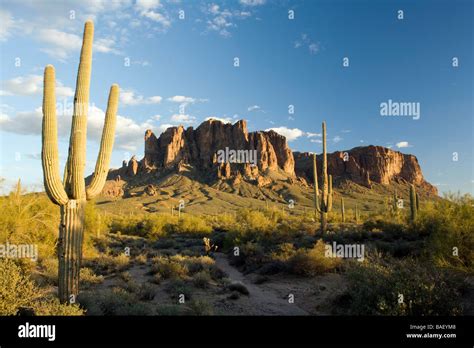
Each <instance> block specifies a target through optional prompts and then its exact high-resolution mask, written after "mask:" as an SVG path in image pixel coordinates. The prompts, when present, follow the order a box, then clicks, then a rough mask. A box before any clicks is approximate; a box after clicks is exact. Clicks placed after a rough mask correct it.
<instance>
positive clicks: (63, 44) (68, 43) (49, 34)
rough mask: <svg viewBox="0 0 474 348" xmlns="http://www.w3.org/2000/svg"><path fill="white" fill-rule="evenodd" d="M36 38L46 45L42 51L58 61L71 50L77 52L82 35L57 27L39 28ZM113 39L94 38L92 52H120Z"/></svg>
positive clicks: (64, 58)
mask: <svg viewBox="0 0 474 348" xmlns="http://www.w3.org/2000/svg"><path fill="white" fill-rule="evenodd" d="M36 38H37V40H39V41H40V42H43V43H45V44H47V45H48V47H45V48H42V51H43V52H45V53H46V54H48V55H49V56H51V57H53V58H56V59H58V60H60V61H64V60H66V59H67V58H68V57H69V55H70V54H71V53H73V52H78V51H80V49H81V46H82V37H81V36H79V35H76V34H72V33H67V32H64V31H60V30H57V29H40V30H39V31H38V33H37V35H36ZM115 46H116V42H115V39H114V38H112V37H107V38H96V39H95V40H94V47H93V50H94V52H100V53H113V54H121V52H120V51H119V50H118V49H116V47H115Z"/></svg>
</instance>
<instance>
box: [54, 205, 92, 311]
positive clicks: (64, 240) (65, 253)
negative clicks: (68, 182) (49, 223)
mask: <svg viewBox="0 0 474 348" xmlns="http://www.w3.org/2000/svg"><path fill="white" fill-rule="evenodd" d="M85 204H86V201H85V200H73V199H71V200H69V201H68V202H67V204H65V205H62V206H61V225H60V226H59V239H58V259H59V269H58V271H59V274H58V291H59V293H58V295H59V300H60V301H61V302H64V303H66V302H69V303H74V302H75V299H76V297H77V294H78V292H79V274H80V270H81V262H82V241H83V239H84V211H85V210H84V208H85Z"/></svg>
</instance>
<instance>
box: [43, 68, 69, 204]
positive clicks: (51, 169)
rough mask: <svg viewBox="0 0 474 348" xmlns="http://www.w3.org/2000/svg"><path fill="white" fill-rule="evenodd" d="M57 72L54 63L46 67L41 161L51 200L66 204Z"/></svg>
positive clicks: (45, 184) (47, 191) (45, 183)
mask: <svg viewBox="0 0 474 348" xmlns="http://www.w3.org/2000/svg"><path fill="white" fill-rule="evenodd" d="M54 89H55V72H54V67H53V66H52V65H48V66H46V68H45V69H44V87H43V124H42V133H43V136H42V151H41V161H42V165H43V173H44V186H45V188H46V193H47V195H48V197H49V198H50V199H51V201H52V202H53V203H55V204H58V205H63V204H66V203H67V201H68V200H69V199H68V196H67V194H66V191H65V190H64V187H63V184H62V182H61V179H60V176H59V160H58V141H57V137H58V126H57V119H56V95H55V91H54Z"/></svg>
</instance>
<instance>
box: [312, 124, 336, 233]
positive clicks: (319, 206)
mask: <svg viewBox="0 0 474 348" xmlns="http://www.w3.org/2000/svg"><path fill="white" fill-rule="evenodd" d="M322 128H323V168H322V176H323V181H322V187H321V200H320V199H319V189H318V172H317V168H316V155H314V156H313V174H314V206H315V209H316V211H317V212H319V213H320V214H321V234H324V233H325V232H326V230H327V214H328V213H329V212H330V211H331V210H332V193H333V192H332V176H331V175H328V161H327V152H326V122H323V124H322Z"/></svg>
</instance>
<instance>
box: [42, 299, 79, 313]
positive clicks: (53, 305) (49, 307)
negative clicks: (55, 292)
mask: <svg viewBox="0 0 474 348" xmlns="http://www.w3.org/2000/svg"><path fill="white" fill-rule="evenodd" d="M33 310H34V313H35V315H57V316H78V315H84V310H83V309H81V308H80V307H79V305H77V304H62V303H60V302H59V300H58V299H57V298H48V299H45V300H43V301H38V302H37V303H36V304H35V306H34V309H33Z"/></svg>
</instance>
